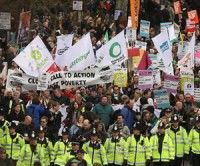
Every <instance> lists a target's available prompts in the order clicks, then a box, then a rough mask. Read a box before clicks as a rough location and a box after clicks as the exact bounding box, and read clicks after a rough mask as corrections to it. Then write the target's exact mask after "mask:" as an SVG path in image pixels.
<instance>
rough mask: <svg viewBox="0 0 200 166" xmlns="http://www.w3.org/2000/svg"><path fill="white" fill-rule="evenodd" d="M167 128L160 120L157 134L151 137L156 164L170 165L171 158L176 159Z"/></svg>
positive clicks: (155, 165) (161, 165) (160, 165)
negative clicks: (166, 131)
mask: <svg viewBox="0 0 200 166" xmlns="http://www.w3.org/2000/svg"><path fill="white" fill-rule="evenodd" d="M165 128H166V126H165V124H164V123H163V122H160V123H159V124H158V131H157V134H155V135H153V136H152V137H151V138H150V146H151V148H152V159H153V163H154V166H169V164H170V160H174V156H175V153H174V145H173V143H172V140H171V138H170V137H169V135H168V134H167V133H165Z"/></svg>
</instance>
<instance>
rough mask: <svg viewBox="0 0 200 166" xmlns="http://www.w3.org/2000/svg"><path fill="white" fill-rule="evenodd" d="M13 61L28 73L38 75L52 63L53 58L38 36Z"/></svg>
mask: <svg viewBox="0 0 200 166" xmlns="http://www.w3.org/2000/svg"><path fill="white" fill-rule="evenodd" d="M14 62H15V63H16V64H17V65H18V66H19V67H20V68H21V69H22V70H23V71H24V72H25V73H26V74H28V75H30V76H34V77H38V76H40V75H42V74H43V73H45V72H46V71H47V70H48V69H49V67H50V66H51V65H52V64H53V58H52V56H51V54H50V52H49V51H48V49H47V48H46V46H45V44H44V43H43V41H42V40H41V39H40V37H39V36H37V37H35V39H34V40H33V41H32V42H31V43H29V45H28V46H27V47H26V48H25V49H24V50H23V51H21V52H20V53H19V55H17V56H16V58H15V59H14Z"/></svg>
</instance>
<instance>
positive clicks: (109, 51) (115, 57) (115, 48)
mask: <svg viewBox="0 0 200 166" xmlns="http://www.w3.org/2000/svg"><path fill="white" fill-rule="evenodd" d="M96 56H97V66H98V67H105V66H110V65H115V64H121V63H122V62H124V61H125V60H127V59H128V52H127V46H126V39H125V36H124V31H122V32H120V33H119V34H118V35H117V36H115V37H114V38H112V39H111V40H110V41H109V42H108V43H106V44H105V45H104V46H102V47H101V48H100V49H99V50H98V51H97V55H96Z"/></svg>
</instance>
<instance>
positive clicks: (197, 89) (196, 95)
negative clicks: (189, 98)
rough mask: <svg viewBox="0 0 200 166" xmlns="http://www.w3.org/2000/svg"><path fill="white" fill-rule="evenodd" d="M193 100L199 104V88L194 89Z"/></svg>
mask: <svg viewBox="0 0 200 166" xmlns="http://www.w3.org/2000/svg"><path fill="white" fill-rule="evenodd" d="M194 99H195V101H196V102H200V88H194Z"/></svg>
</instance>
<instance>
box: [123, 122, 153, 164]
mask: <svg viewBox="0 0 200 166" xmlns="http://www.w3.org/2000/svg"><path fill="white" fill-rule="evenodd" d="M136 130H137V131H139V134H134V131H136ZM141 130H142V126H141V123H140V122H136V123H135V124H134V126H133V135H131V136H130V137H128V139H127V149H128V157H127V164H128V165H133V166H145V165H146V162H147V160H149V159H150V157H151V149H150V143H149V140H148V138H147V137H146V138H145V137H143V136H142V135H141Z"/></svg>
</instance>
